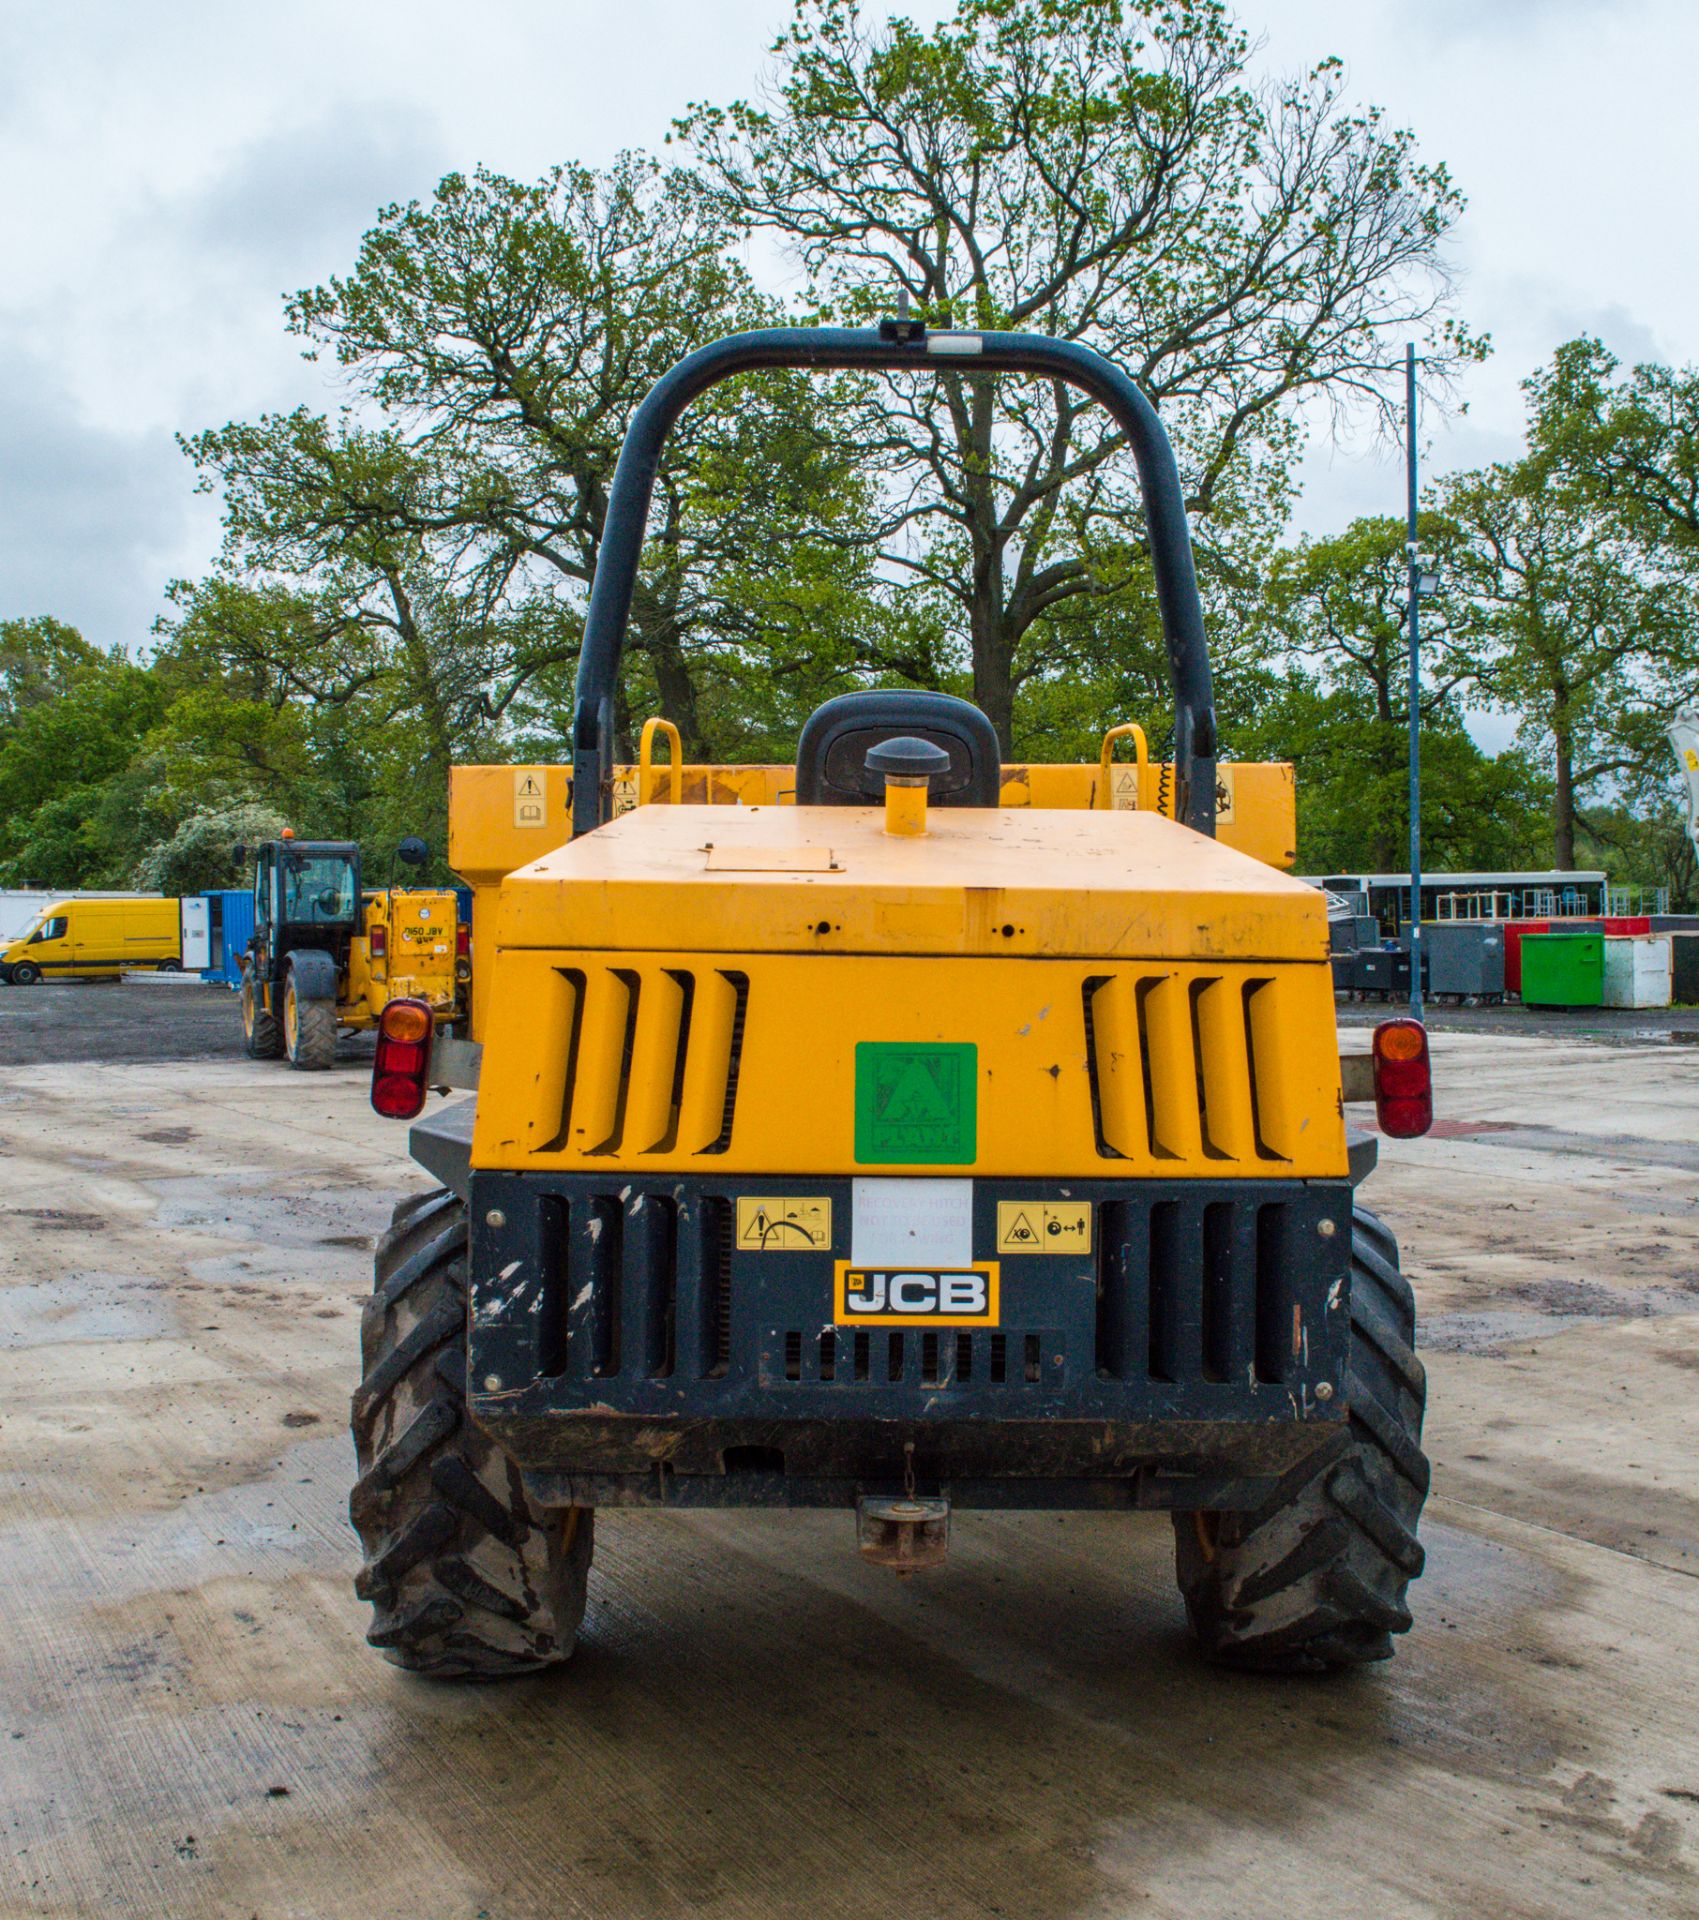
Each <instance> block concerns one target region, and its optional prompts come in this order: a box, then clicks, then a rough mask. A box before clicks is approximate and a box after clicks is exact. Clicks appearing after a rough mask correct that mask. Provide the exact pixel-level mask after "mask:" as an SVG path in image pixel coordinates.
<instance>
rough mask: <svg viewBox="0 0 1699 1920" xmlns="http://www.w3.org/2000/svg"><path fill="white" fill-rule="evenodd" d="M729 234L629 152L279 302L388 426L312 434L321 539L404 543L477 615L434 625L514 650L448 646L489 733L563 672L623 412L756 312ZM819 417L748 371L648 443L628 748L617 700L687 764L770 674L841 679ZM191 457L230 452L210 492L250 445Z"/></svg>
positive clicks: (851, 519)
mask: <svg viewBox="0 0 1699 1920" xmlns="http://www.w3.org/2000/svg"><path fill="white" fill-rule="evenodd" d="M735 238H736V236H735V235H734V234H733V233H732V232H731V231H730V230H729V229H728V227H727V226H726V224H725V222H724V221H723V219H722V218H721V217H720V216H719V215H718V214H717V213H716V212H715V211H714V210H713V209H712V208H711V207H710V206H709V204H708V203H707V202H706V200H705V199H704V197H703V195H702V193H701V192H700V190H699V188H698V187H697V185H696V183H695V182H694V181H693V180H692V179H691V178H690V176H689V175H687V174H686V173H683V172H681V171H678V170H673V171H667V170H664V169H662V168H661V167H659V166H658V165H656V164H655V163H654V162H652V161H650V160H647V159H644V158H642V157H640V156H633V155H626V156H623V157H622V158H621V159H620V160H619V161H618V162H617V163H616V164H615V165H614V166H613V167H612V168H610V169H608V170H607V171H605V172H601V173H598V172H595V171H592V170H590V169H588V168H582V167H560V168H556V169H554V170H553V171H552V172H551V173H550V174H549V175H548V176H547V177H546V178H545V179H544V180H542V181H540V182H537V183H535V184H522V183H519V182H516V181H513V180H509V179H505V178H503V177H502V176H500V175H497V174H493V173H490V172H487V171H483V170H480V171H479V172H477V173H475V174H473V175H470V176H466V175H459V174H455V175H450V176H449V177H448V178H447V179H445V180H444V181H443V182H442V183H441V185H440V186H439V187H438V189H437V191H436V194H435V195H434V197H433V198H432V200H431V201H430V202H429V203H428V204H423V205H422V204H418V203H412V204H409V205H407V206H404V207H392V208H390V209H388V210H387V211H386V212H385V213H384V214H383V216H382V217H381V219H380V221H379V223H378V225H377V226H376V227H374V228H373V229H372V231H371V232H370V233H368V234H367V236H366V238H365V240H364V241H363V243H362V245H361V250H360V256H359V259H358V261H357V263H356V266H355V269H354V271H353V272H352V273H351V274H349V275H348V276H347V277H346V278H338V279H335V280H332V281H330V282H328V283H327V284H326V285H325V286H322V287H319V288H314V289H311V290H309V291H306V292H303V293H301V294H299V295H298V296H296V298H295V299H294V300H293V301H292V302H291V304H290V323H291V326H292V328H293V329H294V331H295V332H297V333H298V334H299V335H300V336H301V337H302V338H303V339H304V340H306V341H307V342H308V343H309V345H310V349H311V351H313V352H315V353H326V354H329V355H331V356H333V357H334V359H335V361H336V363H337V364H338V366H339V367H340V368H341V370H342V371H343V373H344V375H345V377H346V378H347V379H348V381H349V382H350V383H351V385H352V387H353V389H354V391H355V392H356V393H357V394H358V395H359V396H360V397H361V399H363V400H364V401H366V402H368V403H370V404H371V406H373V407H374V408H375V409H376V410H377V411H378V412H379V413H381V414H382V415H383V416H384V417H385V419H386V420H387V421H388V423H389V424H388V425H387V426H386V428H385V429H384V431H383V433H382V434H381V435H379V436H375V437H372V436H368V437H367V438H365V439H363V440H362V441H361V442H360V444H359V446H358V447H356V446H355V445H354V444H353V443H352V441H351V439H350V436H349V435H347V434H346V433H344V434H339V435H331V434H329V433H328V432H327V431H326V430H323V429H318V430H316V431H317V432H318V435H319V438H320V440H321V441H322V442H323V443H324V444H325V445H326V447H327V449H328V450H329V451H330V453H331V454H332V455H333V457H334V458H335V460H336V461H337V462H338V463H339V464H346V463H347V462H348V461H349V460H350V459H352V461H353V464H354V466H355V469H356V474H357V478H358V480H359V482H360V484H359V486H358V487H357V489H356V491H355V495H354V497H352V498H350V499H349V500H348V502H347V508H346V515H345V516H344V518H346V516H347V515H351V516H352V517H353V519H354V520H355V521H357V523H358V526H359V528H360V530H361V533H362V537H370V536H371V535H372V534H381V535H382V537H384V538H386V539H389V540H392V541H400V542H406V541H417V542H420V543H421V551H422V552H426V553H428V554H430V555H431V556H432V557H433V559H434V562H435V577H436V578H437V579H438V581H439V582H443V581H447V580H448V579H449V578H450V577H451V572H452V577H455V578H458V579H461V580H467V581H470V582H473V583H475V584H476V586H477V589H478V593H479V596H481V597H479V598H478V599H477V600H476V601H475V603H474V604H473V606H472V608H471V609H470V611H471V612H472V613H475V616H476V617H475V618H464V617H463V618H462V619H461V620H460V621H458V622H457V623H454V624H455V625H456V626H457V629H458V630H459V631H461V632H463V633H465V634H471V633H474V632H476V633H479V634H484V635H495V636H499V638H500V640H501V641H502V642H504V643H506V644H508V645H509V646H510V654H509V658H508V663H507V665H506V666H505V667H502V666H498V665H497V663H495V662H494V661H492V660H491V659H490V658H489V657H488V656H487V655H486V656H485V657H484V658H482V659H479V658H477V657H476V652H477V650H476V648H472V649H470V650H468V649H458V650H456V649H451V652H455V651H459V652H463V653H464V654H465V657H466V659H467V661H468V665H469V668H470V671H469V672H468V674H467V676H466V679H467V682H468V684H474V683H476V682H478V681H479V680H482V681H483V683H484V685H485V686H486V687H487V689H488V690H489V691H488V698H487V706H488V712H487V714H486V715H485V717H486V718H489V719H492V720H495V719H503V718H505V717H506V716H507V713H508V707H509V703H510V702H511V701H513V700H515V699H520V700H522V701H524V702H525V703H526V704H528V705H530V706H531V707H532V709H533V711H534V709H535V705H536V695H537V693H538V691H539V689H540V688H541V687H544V686H547V687H558V686H559V685H560V683H561V680H562V677H563V676H562V672H561V670H562V669H563V668H564V667H567V666H569V665H570V664H571V662H573V661H574V660H575V659H576V653H577V646H578V637H579V632H580V628H581V625H582V617H583V609H584V606H585V603H586V599H587V591H588V586H589V583H590V580H591V578H592V577H593V575H594V572H595V567H596V560H597V556H598V553H599V551H600V543H601V537H602V528H603V523H604V520H605V516H606V510H607V493H608V488H609V486H610V484H611V481H612V476H613V469H614V463H615V461H616V459H617V456H618V452H619V447H620V443H621V441H622V439H623V437H624V433H625V428H626V425H627V423H628V422H629V420H630V417H631V414H632V411H633V410H634V408H635V407H636V405H637V403H638V402H639V401H640V400H641V398H642V397H643V395H644V394H645V393H646V392H647V390H648V388H649V387H650V385H651V384H652V383H653V382H654V381H655V380H656V379H657V378H659V376H660V375H661V374H662V373H663V372H665V371H666V370H667V368H668V367H670V366H671V365H672V364H673V363H674V362H675V361H676V360H678V359H680V358H682V357H683V355H684V354H685V353H687V352H689V351H690V350H691V349H692V348H694V347H696V346H699V345H701V344H702V343H703V341H705V340H707V339H710V338H713V337H714V336H716V335H718V334H721V333H726V332H731V331H735V330H737V329H739V328H742V327H748V326H754V325H760V324H763V323H766V322H769V321H771V320H772V319H773V318H774V317H775V309H774V308H773V306H772V304H771V303H770V302H768V301H765V300H763V299H762V298H760V297H759V296H758V295H757V294H756V292H755V290H754V288H753V286H752V284H751V283H750V281H749V278H748V276H747V274H746V273H745V272H744V271H743V269H742V268H741V267H740V266H739V265H738V263H737V262H736V260H735V258H734V257H733V255H732V252H731V247H732V244H733V242H734V240H735ZM820 404H821V402H820V396H819V395H818V394H817V392H816V391H815V389H814V388H813V387H812V385H811V384H810V382H809V381H808V379H807V378H806V377H804V376H802V375H793V374H772V375H762V376H749V377H745V378H743V379H740V380H738V381H735V382H732V383H729V384H727V385H726V386H722V387H719V388H716V389H714V390H712V391H711V392H710V393H709V394H708V395H706V396H704V398H703V399H702V400H701V401H699V402H698V403H697V404H696V405H695V406H693V407H692V408H691V409H690V410H689V411H688V412H687V414H686V415H685V418H684V419H683V421H682V422H681V423H680V426H679V428H678V429H677V430H676V431H675V433H674V435H673V436H672V439H671V440H670V442H669V444H668V447H667V450H666V454H665V457H664V458H663V460H662V463H661V468H660V471H659V474H658V476H657V481H656V488H655V497H654V510H653V513H652V515H651V527H650V541H649V546H648V552H647V560H646V564H645V567H644V570H643V574H642V577H641V580H640V582H639V588H638V593H637V596H636V599H635V603H634V606H633V612H632V629H631V634H630V638H629V643H628V644H629V652H628V659H629V663H630V671H629V674H628V681H627V688H628V691H627V697H626V700H625V703H624V708H623V710H622V713H621V715H620V726H621V733H622V736H623V739H624V742H625V744H626V746H627V748H629V744H630V739H631V733H632V728H631V725H630V718H629V716H630V711H631V708H632V705H633V702H634V701H635V702H638V703H640V704H641V705H644V706H647V705H649V704H651V703H653V704H657V705H658V706H659V709H660V711H661V712H662V713H664V714H665V715H666V716H667V717H668V718H669V719H671V720H673V722H674V723H675V724H676V725H677V726H678V727H679V729H680V732H681V733H682V735H683V738H684V742H685V749H686V751H687V752H688V753H690V754H692V755H696V756H700V755H702V754H704V753H707V752H710V751H713V750H723V749H724V748H726V747H728V746H735V745H737V744H740V742H739V738H738V736H739V733H740V732H741V731H742V730H741V729H740V728H738V727H737V726H736V725H735V716H736V715H737V713H738V712H739V710H740V709H739V696H740V695H741V694H742V693H744V692H745V691H746V690H748V689H749V688H750V685H751V680H752V676H753V677H754V678H755V680H756V682H757V684H759V678H760V676H761V675H762V674H763V672H764V671H765V667H766V663H767V662H768V660H769V659H770V660H772V661H773V662H774V663H775V665H774V668H773V671H774V672H775V673H776V674H777V675H778V676H779V677H780V678H781V679H785V680H788V681H789V682H791V683H793V685H794V684H796V683H799V682H803V681H806V680H807V679H808V678H809V676H810V674H813V675H814V677H815V679H816V680H817V681H818V680H819V679H821V678H822V677H823V678H825V679H827V680H829V679H830V678H831V676H832V675H833V673H835V672H838V671H841V669H842V666H843V665H844V664H846V663H847V662H848V661H849V660H850V659H852V658H853V654H852V653H850V651H849V647H850V643H851V638H852V636H853V635H854V634H855V633H856V632H857V631H858V623H857V622H856V621H855V620H854V619H853V618H851V617H848V616H847V615H846V613H845V611H844V608H845V603H846V601H847V600H849V599H850V598H852V597H853V595H854V593H855V590H856V587H857V582H858V580H859V578H860V576H861V575H862V574H864V573H865V571H866V567H867V561H866V559H865V557H864V556H863V555H862V554H861V550H860V547H859V546H858V543H857V542H856V540H855V539H853V538H850V537H846V536H848V535H851V534H853V532H854V530H855V523H856V520H857V516H858V515H859V514H860V512H861V509H862V502H863V492H864V489H863V488H862V486H861V485H860V484H859V483H858V481H857V480H856V477H855V475H854V473H853V470H852V468H851V467H850V466H849V465H847V464H846V462H845V461H844V459H843V457H842V455H841V454H840V453H839V451H838V450H837V449H836V448H835V447H834V445H833V443H832V441H831V439H830V437H829V436H828V435H827V434H826V433H825V431H824V430H823V426H822V421H821V416H820ZM303 430H304V429H303ZM231 431H232V432H234V431H235V430H231ZM271 431H272V433H273V435H274V436H275V432H276V429H275V427H273V428H272V429H271ZM201 448H202V450H203V451H204V452H206V453H207V454H209V455H214V456H217V455H218V454H220V453H221V452H223V453H227V454H229V455H231V456H234V458H233V459H231V460H228V461H226V463H225V465H224V468H223V471H222V472H221V475H220V477H221V479H222V480H223V482H224V484H225V485H226V487H227V489H229V488H230V487H231V486H232V484H233V483H235V482H236V480H237V474H236V471H235V469H236V468H237V467H239V466H240V465H242V464H243V463H247V462H251V461H252V460H253V459H254V457H255V455H256V454H257V453H259V452H260V449H258V448H256V447H254V446H252V445H251V443H244V444H238V443H237V442H235V441H233V440H231V439H230V438H229V437H228V435H227V436H226V438H225V440H224V441H223V443H222V448H214V447H213V446H212V445H211V444H210V443H207V442H203V443H201ZM261 457H262V459H263V455H262V456H261ZM403 469H407V470H408V472H407V477H406V478H405V479H403V478H402V472H403ZM370 479H376V480H377V482H378V485H377V486H376V487H375V488H374V487H373V486H371V485H370V484H368V481H369V480H370ZM336 491H338V492H340V491H341V489H340V488H338V489H336ZM306 498H308V499H309V500H310V499H311V498H312V496H311V495H310V494H309V495H308V496H306ZM306 512H307V514H308V516H309V518H314V519H324V520H325V521H326V524H327V526H328V525H329V524H330V521H331V520H332V519H333V518H335V517H336V514H335V513H333V514H331V515H323V514H320V513H319V511H318V509H317V508H316V507H313V506H309V507H307V509H306ZM341 512H342V509H341V508H340V507H338V508H337V509H336V513H341ZM337 537H338V538H339V539H340V537H341V534H340V532H338V535H337ZM450 561H452V569H451V566H450ZM441 624H442V623H440V622H439V625H441ZM444 630H446V628H445V629H444ZM518 642H523V645H519V644H517V643H518ZM778 704H779V705H781V706H784V705H787V704H788V705H792V706H794V705H795V704H796V702H795V701H794V700H792V701H790V702H788V703H787V702H784V701H780V702H779V703H778ZM728 721H731V722H733V724H731V725H729V726H728ZM558 727H559V722H558V718H557V731H558ZM757 731H758V729H757Z"/></svg>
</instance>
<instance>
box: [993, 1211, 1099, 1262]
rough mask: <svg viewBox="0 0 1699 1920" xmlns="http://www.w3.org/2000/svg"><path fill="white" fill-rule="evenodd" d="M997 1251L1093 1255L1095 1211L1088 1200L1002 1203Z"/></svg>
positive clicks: (998, 1216) (999, 1214)
mask: <svg viewBox="0 0 1699 1920" xmlns="http://www.w3.org/2000/svg"><path fill="white" fill-rule="evenodd" d="M997 1251H998V1252H999V1253H1090V1252H1091V1207H1090V1205H1089V1204H1088V1203H1087V1202H1086V1201H1084V1200H1080V1201H1074V1202H1068V1201H1063V1202H1061V1203H1058V1202H1056V1201H1053V1200H999V1201H998V1202H997Z"/></svg>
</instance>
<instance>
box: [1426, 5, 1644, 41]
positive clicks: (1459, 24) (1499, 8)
mask: <svg viewBox="0 0 1699 1920" xmlns="http://www.w3.org/2000/svg"><path fill="white" fill-rule="evenodd" d="M1644 3H1645V0H1404V4H1403V5H1402V6H1401V7H1400V8H1399V12H1400V13H1402V14H1403V16H1404V22H1405V25H1406V26H1407V27H1413V28H1417V29H1420V30H1422V31H1423V32H1426V33H1428V34H1429V35H1440V36H1445V35H1450V34H1458V35H1460V36H1466V37H1468V38H1470V39H1484V38H1486V37H1488V36H1494V37H1501V38H1502V37H1504V36H1507V35H1514V34H1525V33H1528V32H1530V31H1533V30H1537V29H1538V28H1540V27H1555V26H1561V25H1565V24H1567V23H1568V22H1570V21H1574V20H1583V21H1585V20H1591V19H1602V18H1604V17H1605V16H1606V15H1611V16H1614V17H1618V18H1620V17H1621V15H1622V14H1623V13H1625V12H1637V11H1639V10H1640V8H1641V7H1642V6H1643V5H1644Z"/></svg>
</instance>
